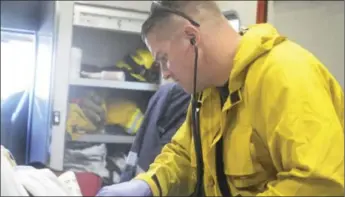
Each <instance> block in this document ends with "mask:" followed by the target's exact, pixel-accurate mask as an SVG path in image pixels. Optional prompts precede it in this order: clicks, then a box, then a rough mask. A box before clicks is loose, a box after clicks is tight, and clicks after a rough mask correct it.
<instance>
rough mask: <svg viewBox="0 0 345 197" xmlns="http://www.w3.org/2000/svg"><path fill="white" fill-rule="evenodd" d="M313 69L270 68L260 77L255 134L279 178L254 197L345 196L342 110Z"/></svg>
mask: <svg viewBox="0 0 345 197" xmlns="http://www.w3.org/2000/svg"><path fill="white" fill-rule="evenodd" d="M313 66H314V65H310V64H309V65H305V64H303V65H301V64H299V65H298V64H297V65H296V64H295V65H283V66H281V65H277V66H276V65H274V67H273V68H270V69H269V70H268V71H267V73H266V74H265V75H264V76H263V79H262V86H261V88H262V89H261V94H262V96H261V99H259V100H260V101H258V102H257V105H258V106H259V107H258V108H259V110H258V111H259V112H260V115H262V116H261V117H260V121H262V125H261V128H260V129H262V131H264V132H265V136H264V140H265V141H266V144H267V147H268V149H269V152H270V155H271V158H272V160H273V163H274V166H275V168H276V170H277V172H278V174H277V179H276V180H275V181H271V182H269V183H268V184H267V190H266V191H264V192H263V193H260V194H259V195H258V196H317V195H327V196H332V195H333V196H334V195H335V196H343V195H344V131H343V129H344V128H343V126H342V124H341V121H344V120H343V119H341V117H339V116H337V113H336V110H335V109H337V107H339V109H341V108H343V106H334V104H333V102H332V95H331V91H330V90H329V87H328V81H327V78H329V77H324V76H323V75H325V73H322V71H320V70H319V69H318V68H315V67H313ZM340 100H341V99H340ZM342 102H343V101H342ZM342 105H344V103H342ZM338 111H340V110H338ZM257 118H258V117H257Z"/></svg>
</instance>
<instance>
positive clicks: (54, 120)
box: [52, 111, 60, 126]
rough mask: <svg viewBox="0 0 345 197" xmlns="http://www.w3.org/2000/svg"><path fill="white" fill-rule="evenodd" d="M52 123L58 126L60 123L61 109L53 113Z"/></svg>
mask: <svg viewBox="0 0 345 197" xmlns="http://www.w3.org/2000/svg"><path fill="white" fill-rule="evenodd" d="M52 116H53V117H52V125H53V126H57V125H59V124H60V112H59V111H53V114H52Z"/></svg>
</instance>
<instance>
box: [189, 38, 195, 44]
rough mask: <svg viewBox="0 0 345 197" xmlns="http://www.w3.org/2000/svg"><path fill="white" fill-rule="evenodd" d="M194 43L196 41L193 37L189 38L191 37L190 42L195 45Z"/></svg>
mask: <svg viewBox="0 0 345 197" xmlns="http://www.w3.org/2000/svg"><path fill="white" fill-rule="evenodd" d="M195 43H196V41H195V37H193V38H191V39H190V44H191V45H193V46H194V45H195Z"/></svg>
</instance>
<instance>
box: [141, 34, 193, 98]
mask: <svg viewBox="0 0 345 197" xmlns="http://www.w3.org/2000/svg"><path fill="white" fill-rule="evenodd" d="M146 45H147V46H148V48H149V50H150V51H151V53H152V55H153V56H154V58H155V59H156V61H157V63H159V64H160V66H161V72H162V75H163V77H164V78H166V79H167V78H172V79H173V80H175V81H176V82H178V83H179V84H180V85H181V86H182V87H183V88H184V90H185V91H186V92H187V93H192V92H193V79H194V57H195V52H194V46H193V45H191V44H190V40H189V39H186V38H185V37H184V36H183V35H175V36H173V37H172V38H171V39H169V40H158V39H156V37H155V35H154V34H152V35H149V36H148V37H147V39H146ZM198 67H200V65H198ZM198 70H200V69H199V68H198ZM198 78H199V79H200V73H199V72H198ZM198 81H199V80H198Z"/></svg>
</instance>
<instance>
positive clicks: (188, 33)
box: [184, 24, 200, 46]
mask: <svg viewBox="0 0 345 197" xmlns="http://www.w3.org/2000/svg"><path fill="white" fill-rule="evenodd" d="M184 34H185V37H186V39H188V40H189V42H190V43H191V44H192V45H195V46H198V44H199V43H200V30H199V28H197V27H194V26H193V25H190V24H188V25H186V26H185V28H184Z"/></svg>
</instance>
